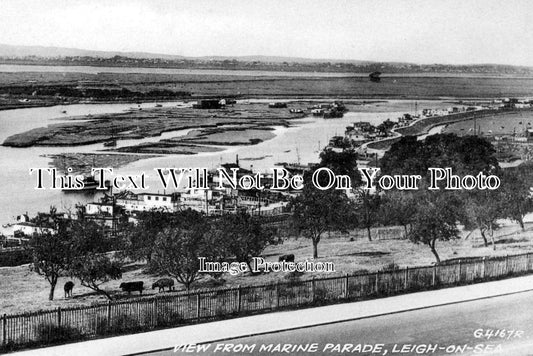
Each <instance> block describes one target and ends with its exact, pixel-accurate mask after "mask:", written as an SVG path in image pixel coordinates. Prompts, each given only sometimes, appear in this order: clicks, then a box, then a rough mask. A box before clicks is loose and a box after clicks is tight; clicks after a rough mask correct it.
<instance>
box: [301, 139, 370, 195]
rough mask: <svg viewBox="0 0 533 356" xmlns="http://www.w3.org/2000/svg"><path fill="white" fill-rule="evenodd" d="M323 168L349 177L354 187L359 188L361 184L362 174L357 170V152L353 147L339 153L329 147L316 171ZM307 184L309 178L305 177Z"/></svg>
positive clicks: (321, 157) (323, 153)
mask: <svg viewBox="0 0 533 356" xmlns="http://www.w3.org/2000/svg"><path fill="white" fill-rule="evenodd" d="M321 167H327V168H329V169H331V170H332V171H333V173H335V174H336V175H347V176H348V177H350V180H351V182H352V187H357V186H359V185H360V184H361V173H360V172H359V170H358V169H357V152H355V150H354V149H353V148H352V147H346V148H344V149H343V150H342V151H340V152H338V151H335V150H333V149H331V148H329V147H326V148H325V149H324V150H323V151H322V152H321V153H320V163H319V164H318V166H316V167H315V170H316V169H318V168H321ZM305 180H306V181H307V182H309V181H310V178H309V177H305Z"/></svg>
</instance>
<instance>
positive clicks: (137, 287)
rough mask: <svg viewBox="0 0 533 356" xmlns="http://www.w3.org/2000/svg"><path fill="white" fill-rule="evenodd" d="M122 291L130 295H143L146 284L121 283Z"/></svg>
mask: <svg viewBox="0 0 533 356" xmlns="http://www.w3.org/2000/svg"><path fill="white" fill-rule="evenodd" d="M120 289H122V291H123V292H128V294H130V293H131V292H135V291H137V292H139V293H140V294H143V289H144V282H123V283H120Z"/></svg>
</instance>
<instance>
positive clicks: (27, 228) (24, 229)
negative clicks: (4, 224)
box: [13, 222, 56, 237]
mask: <svg viewBox="0 0 533 356" xmlns="http://www.w3.org/2000/svg"><path fill="white" fill-rule="evenodd" d="M44 233H50V234H55V233H56V230H55V229H52V228H49V227H41V226H37V225H36V224H34V223H31V222H18V223H16V224H14V225H13V235H14V236H16V237H17V236H19V235H20V234H23V235H26V236H32V235H33V234H44Z"/></svg>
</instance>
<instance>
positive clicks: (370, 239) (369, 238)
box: [366, 226, 372, 241]
mask: <svg viewBox="0 0 533 356" xmlns="http://www.w3.org/2000/svg"><path fill="white" fill-rule="evenodd" d="M366 233H367V235H368V241H372V235H371V234H370V226H367V227H366Z"/></svg>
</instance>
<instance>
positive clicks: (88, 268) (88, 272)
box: [69, 253, 122, 299]
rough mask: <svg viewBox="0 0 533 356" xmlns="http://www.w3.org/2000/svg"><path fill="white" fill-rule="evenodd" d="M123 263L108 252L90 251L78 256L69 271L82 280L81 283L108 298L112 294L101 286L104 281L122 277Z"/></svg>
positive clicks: (110, 297)
mask: <svg viewBox="0 0 533 356" xmlns="http://www.w3.org/2000/svg"><path fill="white" fill-rule="evenodd" d="M121 267H122V264H121V263H120V262H119V261H117V260H113V259H112V258H110V257H109V256H108V255H106V254H93V253H88V254H85V255H83V256H78V257H77V258H76V259H75V260H74V262H73V263H72V265H71V267H70V269H69V271H70V274H71V276H73V277H76V278H78V279H79V280H80V282H81V285H82V286H85V287H87V288H90V289H92V290H94V291H95V292H97V293H99V294H103V295H104V296H106V297H107V298H108V299H113V298H112V296H111V295H110V294H109V293H108V292H106V291H105V290H104V289H102V288H101V285H102V284H103V283H106V282H109V281H110V280H112V279H120V278H122V270H121Z"/></svg>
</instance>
